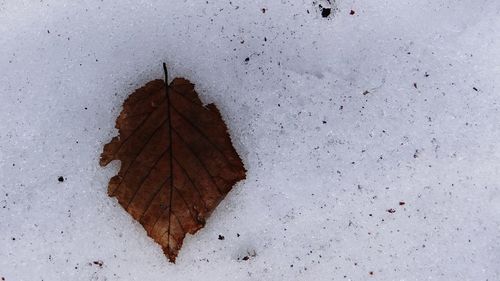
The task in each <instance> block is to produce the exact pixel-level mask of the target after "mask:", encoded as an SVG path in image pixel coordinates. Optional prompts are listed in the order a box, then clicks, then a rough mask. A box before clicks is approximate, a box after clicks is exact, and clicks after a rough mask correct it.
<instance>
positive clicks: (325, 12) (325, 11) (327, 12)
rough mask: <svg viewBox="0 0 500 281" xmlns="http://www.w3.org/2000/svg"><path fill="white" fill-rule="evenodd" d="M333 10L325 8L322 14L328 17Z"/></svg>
mask: <svg viewBox="0 0 500 281" xmlns="http://www.w3.org/2000/svg"><path fill="white" fill-rule="evenodd" d="M331 12H332V9H331V8H323V9H322V10H321V16H322V17H324V18H327V17H328V16H329V15H330V13H331Z"/></svg>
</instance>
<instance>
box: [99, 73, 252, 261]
mask: <svg viewBox="0 0 500 281" xmlns="http://www.w3.org/2000/svg"><path fill="white" fill-rule="evenodd" d="M165 74H166V68H165ZM116 128H117V129H118V130H119V136H117V137H114V138H113V139H112V140H111V142H110V143H108V144H106V145H105V146H104V150H103V153H102V154H101V160H100V165H101V166H106V165H107V164H108V163H109V162H111V161H113V160H120V161H121V168H120V171H119V172H118V174H117V175H116V176H114V177H112V178H111V179H110V181H109V187H108V194H109V196H112V197H116V198H117V199H118V202H119V203H120V204H121V206H123V208H125V210H127V212H128V213H130V215H132V217H133V218H134V219H135V220H137V221H139V222H140V223H141V224H142V226H143V227H144V228H145V230H146V231H147V233H148V235H149V236H150V237H152V238H153V239H154V240H155V241H156V242H157V243H158V244H160V245H161V246H162V248H163V252H164V253H165V255H166V256H167V257H168V258H169V259H170V261H171V262H175V258H176V257H177V254H178V252H179V250H180V248H181V246H182V242H183V239H184V237H185V235H186V233H190V234H194V233H195V232H196V231H198V230H199V229H200V228H202V227H203V226H204V225H205V221H206V219H207V218H208V217H209V215H210V214H211V212H212V211H213V210H214V209H215V207H217V205H218V204H219V203H220V202H221V200H222V199H223V198H224V197H225V196H226V194H227V193H228V192H229V191H230V190H231V188H232V187H233V185H234V184H235V183H236V182H238V181H240V180H242V179H244V178H245V168H244V167H243V163H242V161H241V159H240V157H239V156H238V154H237V153H236V151H235V149H234V148H233V146H232V144H231V139H230V137H229V134H228V132H227V127H226V125H225V123H224V121H223V120H222V118H221V115H220V113H219V111H218V109H217V108H216V107H215V105H214V104H209V105H207V106H204V105H203V104H202V103H201V101H200V99H199V98H198V94H197V93H196V92H195V91H194V85H193V84H191V83H190V82H189V81H188V80H186V79H183V78H175V79H174V80H173V81H172V82H171V83H170V85H169V86H168V89H165V82H164V81H162V80H154V81H151V82H149V83H147V84H146V85H145V86H143V87H142V88H140V89H137V90H136V91H135V92H134V93H132V94H131V95H130V96H129V97H128V98H127V99H126V100H125V102H124V104H123V110H122V112H121V113H120V115H119V116H118V118H117V119H116Z"/></svg>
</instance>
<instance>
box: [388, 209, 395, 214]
mask: <svg viewBox="0 0 500 281" xmlns="http://www.w3.org/2000/svg"><path fill="white" fill-rule="evenodd" d="M387 212H389V213H391V214H394V213H395V212H396V210H394V209H393V208H390V209H388V210H387Z"/></svg>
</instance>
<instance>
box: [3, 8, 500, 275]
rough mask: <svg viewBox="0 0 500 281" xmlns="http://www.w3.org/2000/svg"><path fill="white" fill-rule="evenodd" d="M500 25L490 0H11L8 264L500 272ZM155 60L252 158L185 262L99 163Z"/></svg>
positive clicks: (197, 271)
mask: <svg viewBox="0 0 500 281" xmlns="http://www.w3.org/2000/svg"><path fill="white" fill-rule="evenodd" d="M320 4H321V5H322V6H324V7H329V6H331V7H332V8H333V10H332V14H331V15H329V16H328V17H327V18H324V17H322V15H321V9H320V8H319V5H320ZM263 9H265V10H263ZM351 10H353V11H354V14H353V15H352V14H351ZM499 30H500V2H499V1H497V0H478V1H465V0H464V1H460V0H420V1H416V0H414V1H410V0H397V1H396V0H393V1H388V0H386V1H372V0H338V1H337V2H332V3H330V4H328V2H327V1H326V0H325V1H319V2H318V1H315V0H302V1H293V0H281V1H262V0H257V1H243V0H231V1H213V0H208V1H206V0H190V1H180V0H171V1H158V0H150V1H138V0H136V1H131V0H123V1H109V0H100V1H97V0H87V1H62V0H60V1H59V0H40V1H27V0H25V1H21V0H1V1H0V35H1V36H0V66H1V67H0V120H1V121H0V277H3V278H4V279H2V280H7V281H18V280H29V281H35V280H318V281H319V280H474V281H476V280H490V281H494V280H500V183H499V179H500V143H499V140H500V127H499V125H500V112H499V108H500V93H499V90H500V89H499V87H500V86H499V85H500V36H499ZM247 58H248V59H247ZM162 62H166V63H167V64H168V66H169V70H170V73H171V76H172V77H175V76H182V77H186V78H187V79H189V80H191V81H192V82H193V83H195V84H196V89H197V91H198V92H199V93H200V96H201V98H202V100H203V101H204V102H206V103H211V102H213V103H215V104H216V105H217V106H218V107H219V109H220V110H221V112H222V115H223V117H224V119H225V121H226V123H227V125H228V127H229V128H230V134H231V136H232V140H233V144H234V146H235V147H236V149H237V151H238V152H239V154H240V155H241V158H242V159H243V161H244V163H245V166H246V168H247V170H248V174H247V179H246V180H244V181H242V182H240V183H239V184H237V185H236V186H235V187H234V188H233V190H232V191H231V192H230V193H229V194H228V196H227V197H226V199H225V200H224V201H223V202H222V203H221V204H220V205H219V207H218V208H217V209H216V211H215V212H214V213H213V215H212V216H211V217H210V219H209V220H208V222H207V225H206V227H205V228H203V229H202V230H200V231H199V232H198V233H197V234H195V235H193V236H191V235H188V237H186V239H185V241H184V246H183V248H182V249H181V251H180V254H179V256H178V259H177V263H176V264H172V263H169V262H168V260H167V259H166V257H165V256H164V255H163V253H162V251H161V249H160V247H159V246H158V245H157V244H156V243H155V242H154V241H153V240H152V239H150V238H149V237H148V236H147V235H146V233H145V231H144V229H143V228H142V227H141V225H140V224H139V223H137V222H135V221H134V220H133V219H132V218H131V217H130V216H129V215H128V214H127V213H126V211H125V210H123V209H122V207H121V206H120V205H119V204H118V203H117V201H116V199H114V198H110V197H108V196H107V193H106V191H107V183H108V180H109V178H110V177H111V176H113V175H114V174H116V172H117V169H118V165H119V163H117V162H115V163H114V164H113V165H111V166H109V167H107V168H101V167H100V166H99V165H98V159H99V154H100V153H101V151H102V147H103V145H104V144H105V143H107V142H108V141H109V140H110V139H111V137H113V136H115V135H116V134H117V131H116V129H115V128H114V124H115V119H116V117H117V115H118V114H119V112H120V110H121V105H122V103H123V101H124V99H125V98H126V97H127V96H128V95H129V94H130V93H131V92H132V91H133V90H134V89H136V88H138V87H140V86H142V85H143V84H145V83H146V82H147V81H149V80H152V79H157V78H162V71H163V70H162V68H161V63H162ZM60 176H62V177H63V178H64V182H59V181H58V178H59V177H60ZM219 235H223V236H224V237H225V239H224V240H219V239H218V237H219ZM244 257H249V258H248V259H246V258H244ZM100 263H102V266H100V265H99V264H100Z"/></svg>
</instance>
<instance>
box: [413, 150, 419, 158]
mask: <svg viewBox="0 0 500 281" xmlns="http://www.w3.org/2000/svg"><path fill="white" fill-rule="evenodd" d="M418 154H419V151H418V149H416V150H415V153H413V158H418Z"/></svg>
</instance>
